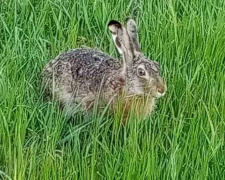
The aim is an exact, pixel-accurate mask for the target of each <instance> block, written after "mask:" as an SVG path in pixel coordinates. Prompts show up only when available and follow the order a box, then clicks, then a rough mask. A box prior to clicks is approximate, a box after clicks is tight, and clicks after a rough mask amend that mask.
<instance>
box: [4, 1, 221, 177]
mask: <svg viewBox="0 0 225 180" xmlns="http://www.w3.org/2000/svg"><path fill="white" fill-rule="evenodd" d="M132 15H135V16H137V22H138V27H139V34H140V42H141V44H142V51H143V52H144V53H145V54H146V55H147V56H148V57H149V58H151V59H154V60H157V61H158V62H159V63H160V66H161V69H162V74H163V76H164V77H165V79H166V82H167V85H168V91H167V94H166V96H165V97H163V98H161V99H160V100H159V101H158V103H157V108H156V110H155V112H154V113H153V114H152V115H151V117H149V118H148V119H147V120H146V121H142V122H138V121H137V117H135V116H132V117H131V119H130V123H129V124H127V126H125V127H123V126H122V124H121V122H120V121H119V119H118V118H117V116H115V118H113V117H109V116H106V115H101V114H94V115H93V117H89V118H86V119H85V117H82V116H81V115H80V114H79V113H78V114H77V115H76V116H74V117H73V119H71V118H68V117H65V116H64V115H63V113H62V112H60V110H59V109H58V106H57V104H55V103H53V102H45V101H43V92H42V89H41V87H40V73H41V71H42V69H43V66H44V65H45V64H46V63H47V62H48V61H49V60H50V59H52V58H54V57H55V56H57V55H58V54H59V53H60V52H63V51H65V50H68V49H72V48H76V47H80V46H82V45H85V46H90V47H98V48H99V49H101V50H103V51H105V52H107V53H109V54H110V55H112V56H118V53H117V52H116V49H115V47H114V44H113V41H112V40H111V36H110V33H109V31H108V29H107V23H108V22H109V20H111V19H116V20H120V21H122V22H123V21H124V19H125V18H126V17H128V16H130V17H132ZM224 138H225V1H223V0H188V1H186V0H142V1H141V0H140V1H138V0H137V1H132V0H131V1H126V0H125V1H124V0H76V1H69V0H55V1H54V0H0V179H18V180H26V179H29V180H31V179H41V180H45V179H46V180H49V179H79V180H80V179H82V180H83V179H84V180H86V179H129V180H138V179H157V180H161V179H178V180H180V179H187V180H189V179H193V180H197V179H210V180H211V179H218V180H222V179H225V144H224Z"/></svg>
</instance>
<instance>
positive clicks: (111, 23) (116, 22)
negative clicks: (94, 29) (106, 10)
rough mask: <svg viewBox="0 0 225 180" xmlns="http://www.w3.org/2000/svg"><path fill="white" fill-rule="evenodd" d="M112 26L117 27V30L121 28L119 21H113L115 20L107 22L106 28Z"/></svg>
mask: <svg viewBox="0 0 225 180" xmlns="http://www.w3.org/2000/svg"><path fill="white" fill-rule="evenodd" d="M112 25H114V26H117V27H118V28H121V27H122V25H121V24H120V22H119V21H115V20H111V21H109V23H108V26H112Z"/></svg>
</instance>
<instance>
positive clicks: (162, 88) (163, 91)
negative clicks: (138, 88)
mask: <svg viewBox="0 0 225 180" xmlns="http://www.w3.org/2000/svg"><path fill="white" fill-rule="evenodd" d="M157 90H158V92H159V93H161V94H163V93H165V92H166V86H161V87H158V88H157Z"/></svg>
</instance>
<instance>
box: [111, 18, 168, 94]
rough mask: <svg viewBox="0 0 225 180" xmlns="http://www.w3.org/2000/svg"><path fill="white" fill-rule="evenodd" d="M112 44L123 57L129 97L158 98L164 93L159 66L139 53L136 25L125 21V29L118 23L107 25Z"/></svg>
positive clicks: (164, 88)
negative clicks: (144, 96)
mask: <svg viewBox="0 0 225 180" xmlns="http://www.w3.org/2000/svg"><path fill="white" fill-rule="evenodd" d="M108 27H109V30H110V32H111V33H112V37H113V40H114V43H115V45H116V47H117V49H118V51H119V53H120V54H122V56H123V72H122V73H124V74H126V76H127V80H126V81H127V83H126V84H127V91H128V94H129V95H132V96H135V95H144V94H148V95H151V96H153V97H156V98H159V97H161V96H163V95H164V94H165V92H166V89H167V88H166V84H165V82H164V80H163V78H162V77H161V76H160V69H159V64H158V63H157V62H156V61H151V60H149V59H148V58H147V57H145V56H144V55H143V53H142V52H141V48H140V44H139V42H138V33H137V25H136V23H135V21H134V20H133V19H127V21H126V28H125V27H123V26H122V25H121V23H120V22H118V21H114V20H112V21H110V22H109V24H108Z"/></svg>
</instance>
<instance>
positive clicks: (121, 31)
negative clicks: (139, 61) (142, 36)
mask: <svg viewBox="0 0 225 180" xmlns="http://www.w3.org/2000/svg"><path fill="white" fill-rule="evenodd" d="M108 28H109V30H110V32H111V33H112V38H113V41H114V43H115V45H116V47H117V49H118V51H119V53H120V54H122V55H123V60H124V63H125V65H128V66H131V65H132V64H133V58H134V50H133V46H132V42H131V39H130V37H129V35H128V33H127V30H126V28H125V27H123V26H122V25H121V24H120V22H118V21H114V20H111V21H110V22H109V24H108Z"/></svg>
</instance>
